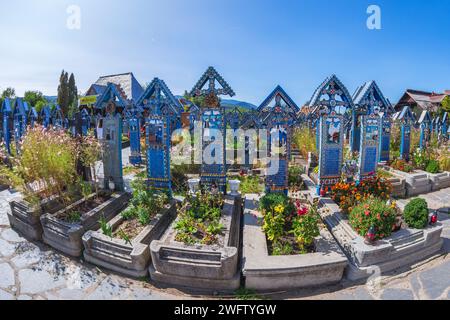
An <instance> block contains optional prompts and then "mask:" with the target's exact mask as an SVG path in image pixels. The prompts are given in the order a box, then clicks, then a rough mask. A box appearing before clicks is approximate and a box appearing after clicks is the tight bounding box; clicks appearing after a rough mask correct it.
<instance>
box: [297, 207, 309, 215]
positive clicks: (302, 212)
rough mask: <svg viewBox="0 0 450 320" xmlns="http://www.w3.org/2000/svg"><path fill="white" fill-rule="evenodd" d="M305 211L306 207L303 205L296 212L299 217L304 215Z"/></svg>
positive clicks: (306, 211)
mask: <svg viewBox="0 0 450 320" xmlns="http://www.w3.org/2000/svg"><path fill="white" fill-rule="evenodd" d="M307 213H308V208H305V207H303V208H300V209H298V211H297V214H298V216H299V217H301V216H304V215H306V214H307Z"/></svg>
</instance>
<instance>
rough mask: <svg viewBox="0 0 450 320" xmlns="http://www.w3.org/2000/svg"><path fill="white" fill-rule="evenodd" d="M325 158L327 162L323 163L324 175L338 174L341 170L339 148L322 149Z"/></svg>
mask: <svg viewBox="0 0 450 320" xmlns="http://www.w3.org/2000/svg"><path fill="white" fill-rule="evenodd" d="M324 152H325V159H327V162H326V163H325V171H324V173H323V174H324V175H325V176H338V175H340V171H341V161H340V158H341V150H339V149H328V150H324Z"/></svg>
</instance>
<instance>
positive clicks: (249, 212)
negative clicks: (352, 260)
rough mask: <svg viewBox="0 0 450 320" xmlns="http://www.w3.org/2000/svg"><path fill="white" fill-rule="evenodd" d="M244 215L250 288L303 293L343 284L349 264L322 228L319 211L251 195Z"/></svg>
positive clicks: (273, 197) (303, 204) (276, 197)
mask: <svg viewBox="0 0 450 320" xmlns="http://www.w3.org/2000/svg"><path fill="white" fill-rule="evenodd" d="M258 205H259V208H260V209H259V210H258ZM244 213H245V216H244V240H243V243H244V244H243V247H244V248H243V258H244V259H243V261H244V264H243V275H244V277H245V286H246V288H248V289H253V290H258V291H264V290H282V289H298V288H304V287H311V286H320V285H325V284H333V283H337V282H339V281H340V280H341V279H342V276H343V273H344V269H345V267H346V265H347V259H346V257H345V255H344V254H343V252H342V251H341V249H340V248H339V246H338V245H337V244H336V242H335V241H334V239H333V237H332V236H331V234H330V233H329V232H328V231H327V230H326V229H325V228H322V227H321V228H319V225H318V216H316V214H317V212H316V210H315V209H314V207H311V206H309V205H308V204H307V203H306V202H304V201H300V200H296V201H294V202H292V201H290V200H289V199H287V198H285V197H284V196H282V195H269V196H265V197H264V198H263V199H260V198H259V196H257V195H247V196H246V199H245V211H244ZM261 222H263V223H261ZM261 224H262V225H261ZM291 232H292V233H291Z"/></svg>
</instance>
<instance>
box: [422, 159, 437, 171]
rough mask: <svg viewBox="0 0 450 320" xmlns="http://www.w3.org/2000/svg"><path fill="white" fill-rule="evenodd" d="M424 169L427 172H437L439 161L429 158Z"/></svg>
mask: <svg viewBox="0 0 450 320" xmlns="http://www.w3.org/2000/svg"><path fill="white" fill-rule="evenodd" d="M425 171H426V172H429V173H438V172H439V171H440V167H439V162H438V161H436V160H430V162H428V165H427V167H426V169H425Z"/></svg>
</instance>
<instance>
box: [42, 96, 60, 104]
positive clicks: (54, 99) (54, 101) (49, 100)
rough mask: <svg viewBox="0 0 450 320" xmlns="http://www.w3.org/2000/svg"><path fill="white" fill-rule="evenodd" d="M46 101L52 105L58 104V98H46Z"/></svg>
mask: <svg viewBox="0 0 450 320" xmlns="http://www.w3.org/2000/svg"><path fill="white" fill-rule="evenodd" d="M44 99H45V100H47V102H48V103H50V104H56V102H57V101H58V97H57V96H44Z"/></svg>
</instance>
